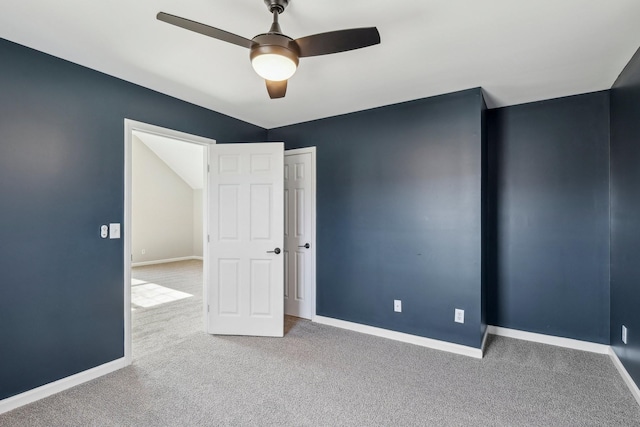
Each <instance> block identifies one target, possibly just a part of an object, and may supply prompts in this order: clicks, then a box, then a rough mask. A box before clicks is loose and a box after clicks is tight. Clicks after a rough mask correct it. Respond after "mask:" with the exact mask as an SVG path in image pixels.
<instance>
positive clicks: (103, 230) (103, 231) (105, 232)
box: [100, 225, 109, 239]
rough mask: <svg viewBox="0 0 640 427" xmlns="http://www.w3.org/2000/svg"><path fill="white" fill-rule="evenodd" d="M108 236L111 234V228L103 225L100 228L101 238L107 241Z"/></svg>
mask: <svg viewBox="0 0 640 427" xmlns="http://www.w3.org/2000/svg"><path fill="white" fill-rule="evenodd" d="M108 234H109V227H107V226H106V225H101V226H100V237H102V238H103V239H106V238H107V236H108Z"/></svg>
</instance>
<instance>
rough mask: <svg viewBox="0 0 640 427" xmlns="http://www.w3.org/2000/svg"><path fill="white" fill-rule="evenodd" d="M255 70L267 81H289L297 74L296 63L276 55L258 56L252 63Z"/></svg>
mask: <svg viewBox="0 0 640 427" xmlns="http://www.w3.org/2000/svg"><path fill="white" fill-rule="evenodd" d="M251 65H252V66H253V69H254V70H255V71H256V73H258V75H259V76H260V77H262V78H263V79H265V80H271V81H274V82H279V81H282V80H287V79H289V78H290V77H291V76H293V75H294V73H295V72H296V63H295V62H293V61H292V60H291V59H289V58H287V57H286V56H282V55H277V54H274V53H265V54H262V55H258V56H256V57H255V58H253V60H252V61H251Z"/></svg>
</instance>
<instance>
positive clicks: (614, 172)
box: [611, 51, 640, 384]
mask: <svg viewBox="0 0 640 427" xmlns="http://www.w3.org/2000/svg"><path fill="white" fill-rule="evenodd" d="M622 325H625V326H626V327H627V328H628V344H627V345H625V344H623V343H622V333H621V329H622ZM611 345H612V346H613V349H614V350H615V352H616V354H617V355H618V357H619V358H620V360H621V361H622V363H623V364H624V366H625V367H626V368H627V371H628V372H629V374H630V375H631V376H632V377H633V379H634V380H635V382H636V384H640V51H638V52H636V54H635V55H634V57H633V58H632V59H631V61H630V62H629V64H628V65H627V67H626V68H625V70H624V71H623V72H622V74H621V75H620V77H619V78H618V80H617V81H616V83H615V84H614V86H613V88H612V90H611Z"/></svg>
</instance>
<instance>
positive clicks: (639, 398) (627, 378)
mask: <svg viewBox="0 0 640 427" xmlns="http://www.w3.org/2000/svg"><path fill="white" fill-rule="evenodd" d="M609 357H610V358H611V361H612V362H613V366H615V367H616V369H617V370H618V372H619V373H620V376H621V377H622V380H623V381H624V383H625V384H626V385H627V387H629V391H631V394H632V395H633V397H634V398H635V399H636V402H638V405H640V389H638V386H637V385H636V383H635V381H633V378H631V375H629V372H627V370H626V368H625V367H624V365H623V364H622V362H621V361H620V359H619V358H618V355H617V354H616V352H615V351H614V350H613V348H612V347H609Z"/></svg>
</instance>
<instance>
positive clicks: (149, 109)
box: [0, 39, 266, 399]
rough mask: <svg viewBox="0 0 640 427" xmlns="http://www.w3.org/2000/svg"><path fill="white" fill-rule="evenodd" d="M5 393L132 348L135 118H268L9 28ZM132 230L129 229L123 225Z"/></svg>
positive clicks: (0, 281)
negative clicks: (227, 108)
mask: <svg viewBox="0 0 640 427" xmlns="http://www.w3.org/2000/svg"><path fill="white" fill-rule="evenodd" d="M0 63H1V64H2V66H1V67H0V399H2V398H6V397H9V396H12V395H15V394H17V393H20V392H23V391H26V390H29V389H31V388H34V387H37V386H40V385H43V384H45V383H48V382H51V381H55V380H58V379H60V378H63V377H66V376H68V375H72V374H75V373H77V372H80V371H83V370H86V369H89V368H92V367H94V366H97V365H100V364H103V363H105V362H109V361H112V360H115V359H118V358H120V357H122V356H123V330H124V324H123V312H124V311H123V310H124V308H123V285H122V280H123V274H124V266H123V240H108V239H107V240H102V239H100V238H99V226H100V224H105V223H109V222H122V220H123V208H124V204H123V200H124V193H123V191H124V179H123V174H124V154H123V153H124V148H123V147H124V144H123V138H124V119H125V118H129V119H134V120H138V121H142V122H147V123H151V124H156V125H159V126H163V127H168V128H172V129H177V130H181V131H184V132H189V133H192V134H197V135H202V136H207V137H211V138H215V139H218V140H220V141H225V140H227V141H228V140H244V141H251V140H257V141H260V140H265V139H266V131H265V130H264V129H261V128H258V127H255V126H252V125H249V124H247V123H244V122H241V121H238V120H235V119H232V118H230V117H227V116H223V115H221V114H217V113H214V112H211V111H208V110H206V109H203V108H200V107H197V106H194V105H192V104H188V103H185V102H182V101H179V100H176V99H174V98H171V97H168V96H165V95H161V94H159V93H156V92H153V91H151V90H148V89H144V88H141V87H139V86H136V85H133V84H130V83H126V82H123V81H122V80H118V79H116V78H113V77H109V76H106V75H104V74H101V73H98V72H95V71H92V70H89V69H86V68H83V67H80V66H78V65H74V64H71V63H69V62H66V61H63V60H60V59H56V58H54V57H51V56H48V55H45V54H42V53H39V52H36V51H33V50H31V49H27V48H25V47H22V46H19V45H16V44H13V43H10V42H8V41H5V40H2V39H0ZM123 232H124V233H127V230H123Z"/></svg>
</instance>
